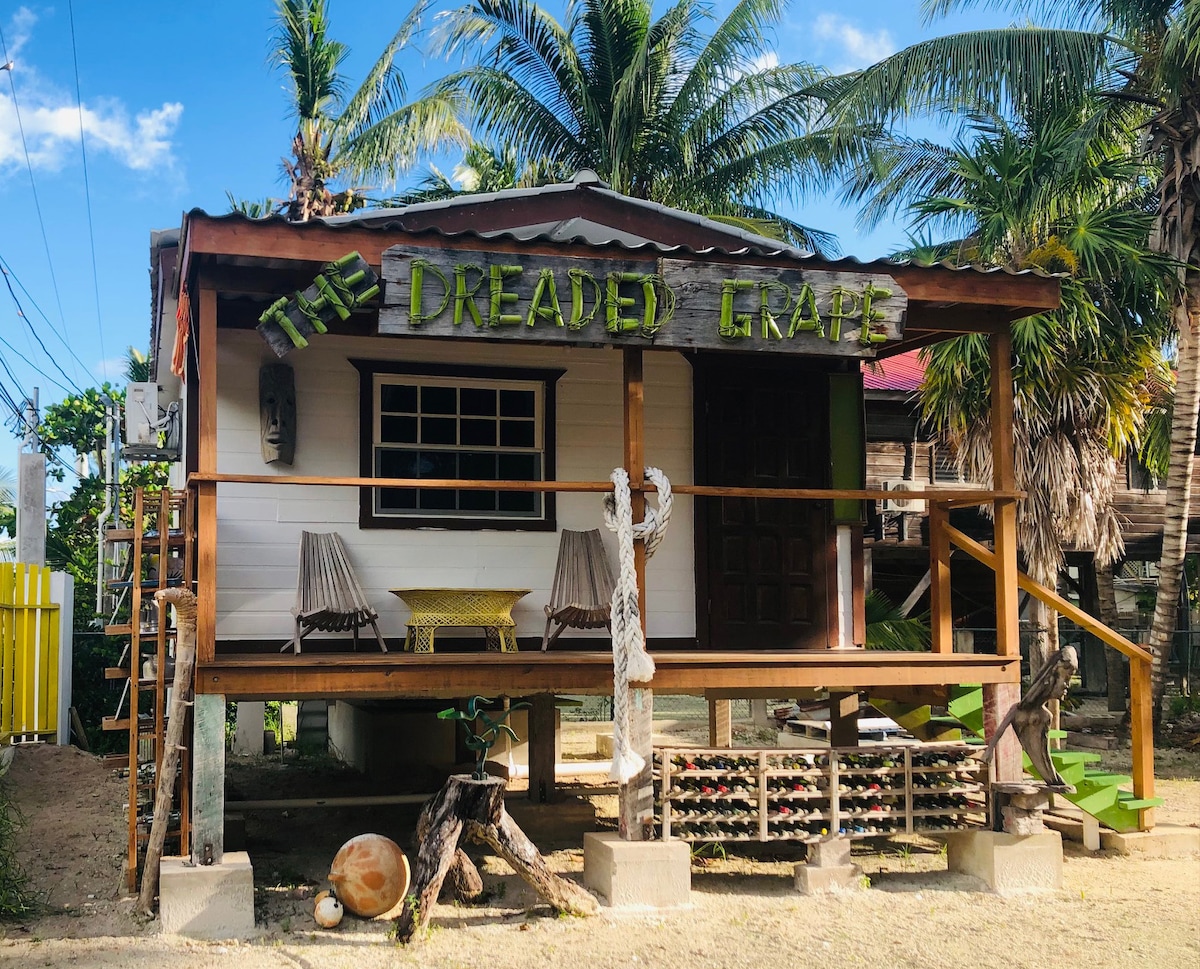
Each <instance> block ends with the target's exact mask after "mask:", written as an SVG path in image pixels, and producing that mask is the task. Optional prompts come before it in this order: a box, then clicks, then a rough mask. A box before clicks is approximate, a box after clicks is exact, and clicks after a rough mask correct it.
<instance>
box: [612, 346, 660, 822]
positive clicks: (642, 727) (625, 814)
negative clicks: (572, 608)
mask: <svg viewBox="0 0 1200 969" xmlns="http://www.w3.org/2000/svg"><path fill="white" fill-rule="evenodd" d="M621 354H622V376H623V384H624V391H625V393H624V400H625V406H624V445H625V447H624V453H625V469H626V470H627V471H628V472H629V485H630V488H631V490H632V492H633V494H632V504H633V520H634V522H640V521H641V520H642V519H643V518H644V517H645V515H646V496H645V494H644V493H643V491H642V488H643V484H644V478H643V475H644V471H645V467H646V438H645V387H644V384H643V379H642V349H641V347H625V348H624V349H623V350H622V351H621ZM633 553H634V568H635V569H636V571H637V585H638V612H639V613H640V614H641V623H642V633H643V635H644V634H645V632H646V546H645V544H644V543H642V542H640V541H636V542H634V545H633ZM629 692H630V696H629V741H630V746H631V747H632V749H633V750H634V752H635V753H637V754H639V755H640V756H641V757H642V758H643V759H644V760H645V762H646V765H645V767H643V768H642V770H641V772H640V773H639V774H638V775H637V776H636V777H634V778H633V779H632V780H630V781H629V782H628V783H627V784H622V785H620V790H619V792H618V798H619V802H620V803H619V807H618V828H619V831H620V834H621V837H622V839H624V840H625V841H648V840H650V839H651V838H653V836H654V783H653V778H652V774H651V771H652V767H653V760H654V747H653V744H654V737H653V735H654V693H653V691H652V690H649V689H645V688H631V689H630V691H629Z"/></svg>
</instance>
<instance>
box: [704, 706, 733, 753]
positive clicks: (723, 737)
mask: <svg viewBox="0 0 1200 969" xmlns="http://www.w3.org/2000/svg"><path fill="white" fill-rule="evenodd" d="M708 746H710V747H732V746H733V701H732V700H722V699H718V698H717V697H713V696H710V697H709V698H708Z"/></svg>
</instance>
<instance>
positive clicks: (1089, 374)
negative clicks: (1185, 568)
mask: <svg viewBox="0 0 1200 969" xmlns="http://www.w3.org/2000/svg"><path fill="white" fill-rule="evenodd" d="M1128 121H1129V119H1128V118H1122V117H1116V116H1114V114H1113V113H1112V112H1109V111H1107V110H1106V106H1105V105H1103V104H1099V103H1097V102H1095V101H1093V100H1086V101H1085V102H1083V103H1081V104H1079V105H1078V106H1076V107H1070V106H1069V105H1068V103H1067V102H1058V103H1057V104H1055V103H1054V102H1043V103H1042V106H1040V107H1035V106H1033V105H1027V106H1026V108H1025V117H1021V118H1017V119H1014V120H1009V119H1005V118H1001V117H999V116H991V117H988V118H977V119H976V120H975V123H974V129H973V137H971V138H966V139H961V140H960V141H959V142H958V143H957V144H955V145H954V146H952V147H949V148H942V147H940V146H936V145H933V144H931V143H928V142H911V141H908V140H905V139H894V140H893V139H882V140H880V141H879V142H877V143H876V144H875V145H874V146H873V151H872V155H871V160H872V168H873V172H874V184H875V186H876V187H875V189H874V191H871V189H870V185H871V182H872V178H869V177H868V176H867V175H866V174H863V173H860V174H859V176H858V179H857V181H856V183H855V185H854V186H853V192H852V194H854V195H855V196H856V197H859V198H863V199H865V200H866V201H867V203H868V209H869V210H870V211H872V212H879V211H882V209H883V207H884V206H885V204H887V203H888V202H889V200H890V203H891V204H897V203H899V202H902V201H907V202H908V205H907V210H908V212H909V213H910V215H911V216H912V217H913V218H914V219H915V220H917V221H918V222H920V223H921V224H922V225H923V226H924V227H925V229H926V231H930V230H931V229H932V228H933V227H938V226H942V227H945V228H946V229H948V230H954V229H958V230H959V234H958V235H956V236H954V237H953V238H952V239H951V240H950V241H948V242H944V243H941V244H940V245H929V244H927V245H926V246H925V247H924V252H923V253H918V255H920V254H924V255H926V256H930V257H933V258H938V259H949V260H950V261H951V262H954V263H956V264H974V263H984V264H987V265H996V266H1003V267H1005V268H1007V269H1010V270H1014V271H1019V270H1023V269H1031V268H1036V269H1040V270H1044V271H1052V272H1057V273H1061V274H1063V275H1064V278H1063V283H1062V285H1063V289H1062V292H1063V299H1062V307H1061V308H1060V309H1059V310H1057V311H1055V312H1053V313H1045V314H1040V315H1038V316H1034V317H1029V318H1027V319H1024V320H1020V321H1018V322H1017V323H1016V324H1015V325H1014V327H1013V350H1014V357H1015V363H1014V367H1013V378H1014V384H1015V388H1014V389H1015V395H1014V416H1015V428H1014V440H1015V444H1016V469H1015V470H1016V477H1017V485H1018V487H1020V488H1022V489H1023V490H1025V491H1026V493H1027V497H1026V498H1025V499H1024V500H1022V502H1021V503H1020V504H1019V506H1018V525H1017V527H1018V540H1019V542H1020V545H1021V549H1022V552H1023V554H1024V558H1025V562H1026V566H1027V568H1028V569H1029V571H1030V573H1031V574H1032V575H1033V577H1034V578H1035V579H1037V580H1038V581H1039V582H1042V583H1044V584H1049V585H1053V584H1054V583H1055V580H1056V578H1057V575H1058V572H1059V570H1060V568H1061V566H1062V564H1063V552H1062V548H1063V545H1064V543H1065V544H1075V545H1080V546H1083V547H1090V548H1093V549H1094V550H1095V554H1096V558H1097V560H1098V561H1099V562H1100V563H1101V564H1109V563H1111V562H1112V561H1113V560H1114V559H1115V558H1116V557H1117V556H1119V555H1120V554H1121V552H1122V551H1123V546H1122V541H1121V531H1120V527H1119V524H1118V521H1117V516H1116V513H1115V510H1114V508H1113V504H1112V498H1113V490H1114V487H1115V486H1116V484H1117V481H1118V478H1119V475H1120V471H1121V468H1122V464H1121V463H1120V461H1119V459H1122V458H1124V456H1125V454H1126V452H1127V451H1128V449H1129V448H1131V447H1136V446H1137V444H1138V443H1139V441H1140V437H1141V433H1142V429H1143V421H1144V417H1145V413H1146V409H1147V408H1146V403H1147V401H1148V400H1149V399H1150V397H1151V394H1152V392H1153V390H1154V389H1155V387H1156V384H1157V379H1158V378H1159V377H1160V376H1161V373H1160V372H1161V370H1162V367H1163V364H1162V358H1161V353H1160V351H1159V347H1160V346H1161V342H1162V339H1163V337H1164V334H1165V332H1166V328H1167V326H1166V316H1167V313H1166V303H1165V300H1164V299H1163V293H1162V286H1161V281H1162V278H1163V275H1164V273H1165V272H1166V270H1167V268H1168V266H1169V263H1168V262H1167V261H1166V260H1163V259H1162V258H1160V257H1156V256H1155V255H1154V254H1153V253H1150V252H1149V251H1148V249H1147V247H1148V238H1149V233H1150V228H1151V223H1152V220H1153V216H1152V209H1151V204H1150V203H1151V201H1152V191H1151V185H1150V182H1149V181H1148V179H1147V174H1148V169H1147V167H1146V165H1145V163H1144V160H1143V159H1142V158H1141V156H1140V155H1139V154H1138V153H1137V151H1136V147H1137V145H1136V135H1135V134H1134V133H1133V129H1132V127H1131V126H1130V125H1129V124H1128ZM926 193H929V194H926ZM926 356H927V364H928V366H927V369H926V377H925V382H924V384H923V386H922V388H921V402H922V413H923V416H924V418H925V420H926V421H927V422H928V423H930V424H931V425H932V426H933V427H934V428H935V429H936V430H937V431H938V432H939V433H940V434H941V435H942V437H943V438H944V439H945V440H946V441H947V442H948V443H949V444H950V446H951V447H952V448H953V449H954V451H955V453H956V454H957V456H958V459H959V462H960V464H961V465H962V467H963V470H964V471H965V472H966V473H967V474H968V475H970V476H971V477H973V478H975V479H977V480H986V479H988V478H989V477H990V476H991V457H992V455H991V429H990V419H989V398H990V386H989V384H990V381H989V359H988V349H987V344H986V339H985V338H984V337H981V336H978V335H976V336H969V337H963V338H960V339H958V340H953V341H949V342H946V343H943V344H939V345H937V346H936V347H934V348H931V349H930V350H929V351H927V353H926ZM1042 618H1043V620H1044V622H1043V625H1046V626H1048V627H1049V628H1050V629H1051V631H1052V632H1053V617H1051V616H1044V617H1042ZM1038 652H1040V650H1039V651H1038ZM1039 658H1040V657H1038V656H1035V657H1034V664H1035V666H1036V665H1039V664H1038V663H1037V660H1038V659H1039Z"/></svg>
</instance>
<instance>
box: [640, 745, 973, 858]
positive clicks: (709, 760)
mask: <svg viewBox="0 0 1200 969" xmlns="http://www.w3.org/2000/svg"><path fill="white" fill-rule="evenodd" d="M981 755H982V750H981V749H980V748H978V747H972V746H969V745H967V744H917V745H897V746H889V747H882V746H881V747H848V748H834V749H819V750H795V749H791V748H785V749H772V750H764V749H759V750H745V749H737V748H734V749H724V748H696V747H689V748H682V747H667V748H657V749H656V750H655V765H654V766H655V772H654V779H655V780H654V782H655V803H656V805H657V806H658V812H659V814H658V822H659V825H660V830H661V833H662V837H663V838H664V839H671V838H677V839H679V840H682V841H800V842H813V841H821V840H823V839H825V838H829V837H832V836H843V837H847V838H875V837H886V836H888V835H894V834H913V833H921V832H927V831H929V832H936V831H947V830H956V829H961V828H970V827H983V826H985V825H986V823H987V817H988V805H987V798H988V768H987V766H986V765H985V764H984V763H983V762H982V760H981V759H980V758H981Z"/></svg>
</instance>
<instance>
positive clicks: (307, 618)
mask: <svg viewBox="0 0 1200 969" xmlns="http://www.w3.org/2000/svg"><path fill="white" fill-rule="evenodd" d="M292 615H293V616H295V617H296V632H295V635H294V636H293V637H292V638H291V639H290V640H289V641H288V642H287V643H285V644H284V646H283V648H282V649H281V650H280V652H281V653H282V652H283V651H284V650H286V649H287V648H288V647H289V646H290V647H292V648H293V649H295V651H296V652H297V653H299V652H300V643H301V640H303V639H304V637H305V636H307V635H308V634H309V633H311V632H313V631H314V630H320V631H321V632H345V631H346V630H348V629H349V630H352V631H353V632H354V648H355V649H358V630H359V629H360V628H361V627H363V626H366V625H368V624H370V626H371V628H372V629H373V630H374V631H375V638H376V639H377V640H378V641H379V648H380V649H381V650H383V651H384V652H385V653H386V652H387V651H388V649H387V644H386V643H385V642H384V641H383V636H382V634H380V632H379V626H378V625H377V624H376V620H377V619H378V618H379V613H378V612H376V611H375V610H374V609H373V608H372V607H371V604H370V603H369V602H367V597H366V595H365V594H364V593H363V590H362V586H360V585H359V584H358V578H357V577H356V576H355V575H354V570H353V569H352V568H351V567H350V559H349V557H348V556H347V555H346V546H345V544H344V543H343V542H342V536H341V535H339V534H338V533H337V532H301V534H300V571H299V575H298V576H297V580H296V604H295V605H294V606H293V607H292Z"/></svg>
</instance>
